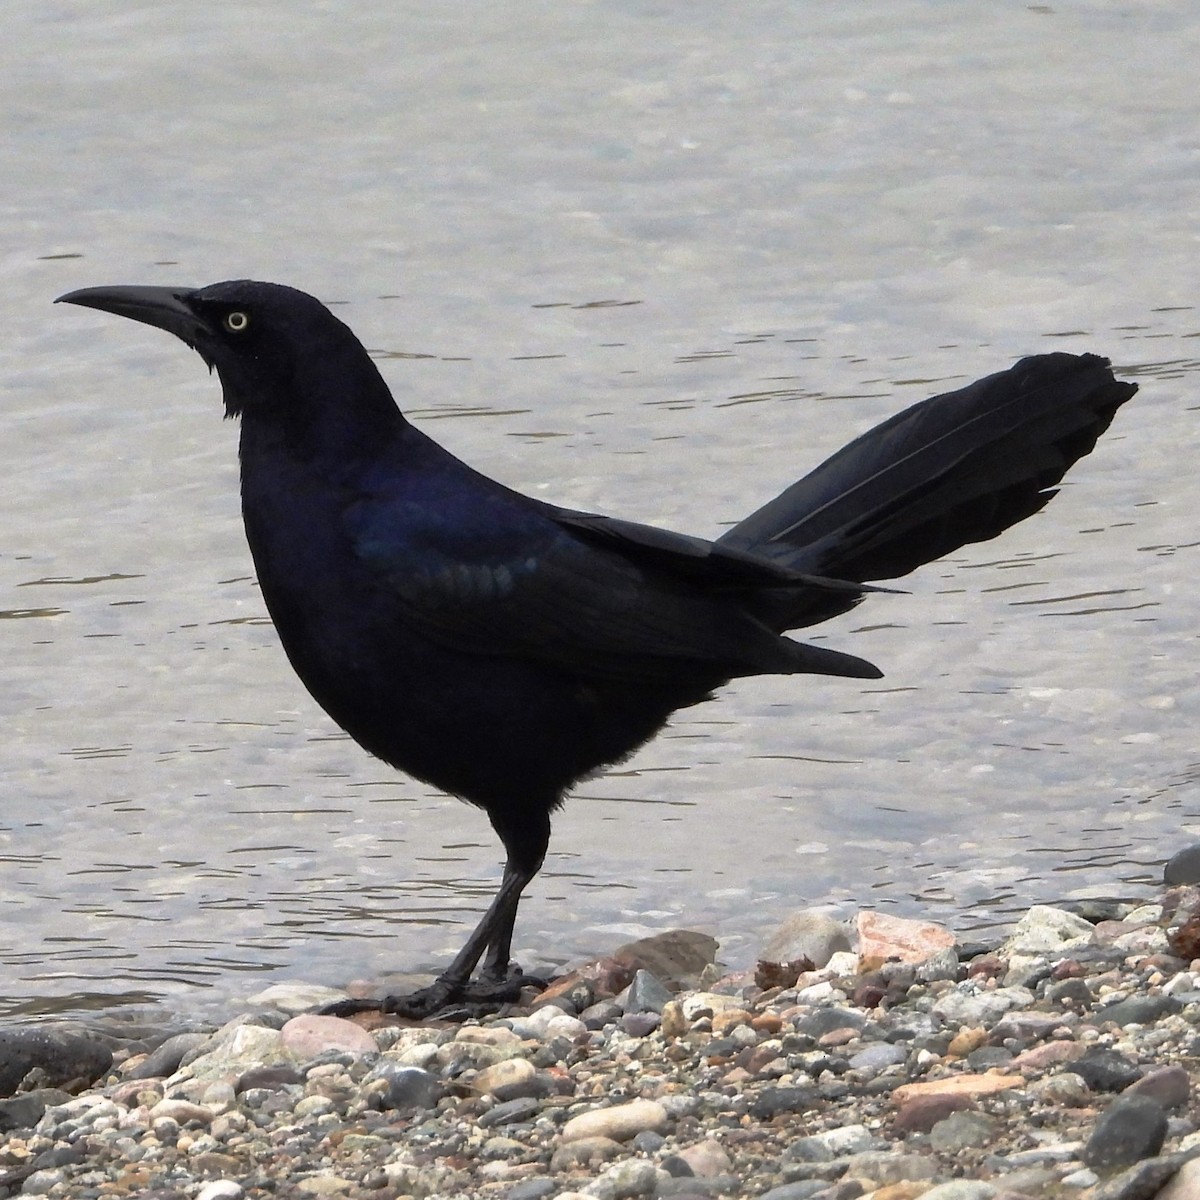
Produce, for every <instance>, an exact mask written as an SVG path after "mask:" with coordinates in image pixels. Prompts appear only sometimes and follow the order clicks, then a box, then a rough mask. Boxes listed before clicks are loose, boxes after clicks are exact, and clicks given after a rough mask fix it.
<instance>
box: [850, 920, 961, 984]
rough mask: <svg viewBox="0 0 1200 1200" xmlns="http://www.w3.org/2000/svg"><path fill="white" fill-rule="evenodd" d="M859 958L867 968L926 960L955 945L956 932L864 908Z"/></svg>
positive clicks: (927, 922) (861, 965)
mask: <svg viewBox="0 0 1200 1200" xmlns="http://www.w3.org/2000/svg"><path fill="white" fill-rule="evenodd" d="M856 923H857V926H858V957H859V964H860V968H861V969H862V970H863V971H875V970H878V969H879V968H880V967H881V966H882V965H883V964H884V963H885V962H892V961H899V962H905V963H923V962H926V961H927V960H929V959H930V958H932V957H933V956H934V955H935V954H937V953H938V952H939V951H941V950H947V949H950V948H952V947H953V945H954V934H953V933H951V932H950V930H949V929H947V928H946V927H945V926H944V925H937V924H935V923H934V922H933V921H913V920H909V919H908V918H906V917H895V916H891V915H890V914H888V913H881V912H875V911H873V910H871V909H864V910H863V911H861V912H860V913H859V914H858V917H857V922H856Z"/></svg>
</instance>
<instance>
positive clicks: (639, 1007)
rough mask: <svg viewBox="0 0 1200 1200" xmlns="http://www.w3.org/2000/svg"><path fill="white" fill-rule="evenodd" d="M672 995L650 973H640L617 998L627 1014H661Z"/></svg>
mask: <svg viewBox="0 0 1200 1200" xmlns="http://www.w3.org/2000/svg"><path fill="white" fill-rule="evenodd" d="M670 999H671V993H670V992H669V991H668V990H667V989H666V987H664V986H663V984H662V983H661V982H660V981H659V980H658V979H656V978H655V977H654V976H653V975H651V974H650V972H649V971H638V972H636V973H635V974H634V977H633V982H632V983H630V985H629V986H628V987H627V988H626V989H625V990H624V991H623V992H622V993H621V994H620V995H619V996H618V997H617V1003H618V1004H619V1005H620V1006H621V1008H622V1010H623V1011H624V1012H626V1013H651V1012H652V1013H661V1012H662V1010H663V1005H665V1004H666V1003H667V1001H668V1000H670Z"/></svg>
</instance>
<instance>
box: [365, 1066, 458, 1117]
mask: <svg viewBox="0 0 1200 1200" xmlns="http://www.w3.org/2000/svg"><path fill="white" fill-rule="evenodd" d="M373 1081H381V1082H382V1084H383V1086H382V1087H378V1085H377V1089H378V1090H375V1089H371V1088H370V1084H371V1083H372V1082H373ZM364 1083H365V1084H367V1085H368V1089H369V1090H370V1091H371V1092H372V1094H374V1095H377V1096H378V1097H379V1100H380V1103H381V1104H382V1105H383V1107H384V1108H392V1109H408V1108H433V1107H434V1105H436V1104H437V1102H438V1099H439V1097H440V1096H441V1094H442V1085H441V1082H440V1080H439V1079H438V1077H437V1076H436V1075H431V1074H430V1073H429V1072H428V1071H425V1070H422V1069H421V1068H420V1067H404V1066H397V1065H396V1064H395V1063H392V1062H388V1061H386V1060H384V1061H381V1062H379V1063H378V1064H376V1066H375V1067H374V1069H373V1070H372V1071H371V1073H370V1074H369V1075H368V1076H367V1078H366V1079H365V1080H364Z"/></svg>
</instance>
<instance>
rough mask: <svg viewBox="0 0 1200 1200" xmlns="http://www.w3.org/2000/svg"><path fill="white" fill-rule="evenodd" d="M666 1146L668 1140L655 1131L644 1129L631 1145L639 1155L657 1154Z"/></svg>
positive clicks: (635, 1136) (636, 1135)
mask: <svg viewBox="0 0 1200 1200" xmlns="http://www.w3.org/2000/svg"><path fill="white" fill-rule="evenodd" d="M666 1144H667V1139H666V1138H665V1137H663V1135H662V1134H661V1133H655V1132H654V1130H653V1129H643V1130H642V1131H641V1132H640V1133H637V1134H635V1135H634V1138H633V1141H631V1142H630V1143H629V1145H630V1146H631V1147H632V1149H634V1150H635V1151H636V1152H637V1153H638V1154H657V1153H658V1152H659V1151H660V1150H661V1149H662V1148H663V1147H664V1146H665V1145H666Z"/></svg>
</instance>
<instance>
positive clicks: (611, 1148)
mask: <svg viewBox="0 0 1200 1200" xmlns="http://www.w3.org/2000/svg"><path fill="white" fill-rule="evenodd" d="M623 1153H624V1148H623V1147H622V1146H621V1143H620V1142H615V1141H613V1139H612V1138H608V1137H583V1138H579V1139H578V1140H577V1141H574V1142H568V1143H567V1144H566V1145H564V1146H559V1147H558V1149H557V1150H555V1151H554V1153H553V1155H551V1157H550V1170H551V1171H571V1170H575V1169H576V1168H578V1167H591V1166H597V1165H599V1164H600V1163H605V1162H608V1161H609V1159H613V1158H616V1157H617V1156H618V1155H619V1154H623ZM558 1200H562V1196H561V1194H560V1196H559V1198H558Z"/></svg>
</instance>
